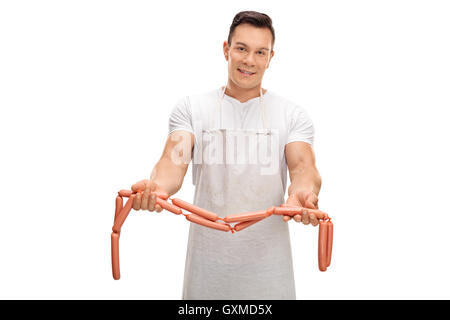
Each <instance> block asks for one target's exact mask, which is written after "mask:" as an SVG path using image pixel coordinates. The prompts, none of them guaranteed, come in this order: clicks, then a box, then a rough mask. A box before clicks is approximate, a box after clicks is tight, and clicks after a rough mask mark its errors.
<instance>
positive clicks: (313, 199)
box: [305, 192, 319, 209]
mask: <svg viewBox="0 0 450 320" xmlns="http://www.w3.org/2000/svg"><path fill="white" fill-rule="evenodd" d="M318 202H319V198H318V197H317V195H316V194H314V193H312V192H311V193H310V194H309V195H308V196H307V197H306V200H305V207H306V208H311V209H318V206H317V205H318Z"/></svg>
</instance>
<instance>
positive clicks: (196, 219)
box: [186, 213, 231, 232]
mask: <svg viewBox="0 0 450 320" xmlns="http://www.w3.org/2000/svg"><path fill="white" fill-rule="evenodd" d="M186 219H187V220H189V221H190V222H194V223H197V224H200V225H202V226H205V227H208V228H213V229H217V230H221V231H225V232H228V231H230V230H231V227H230V226H229V225H227V224H224V223H220V222H213V221H211V220H208V219H205V218H203V217H201V216H199V215H197V214H195V213H192V214H189V215H187V216H186Z"/></svg>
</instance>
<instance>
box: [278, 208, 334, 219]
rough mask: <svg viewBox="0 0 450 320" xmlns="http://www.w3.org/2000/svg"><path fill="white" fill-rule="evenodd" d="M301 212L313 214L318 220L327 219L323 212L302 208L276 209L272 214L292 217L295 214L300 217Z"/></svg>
mask: <svg viewBox="0 0 450 320" xmlns="http://www.w3.org/2000/svg"><path fill="white" fill-rule="evenodd" d="M303 211H306V212H307V213H308V214H310V213H312V214H314V215H315V216H316V217H317V218H318V219H325V218H327V217H328V216H327V214H326V213H325V212H323V211H320V210H317V209H309V208H302V207H276V208H275V212H274V214H277V215H286V216H291V217H292V216H295V215H297V214H299V215H301V214H302V213H303Z"/></svg>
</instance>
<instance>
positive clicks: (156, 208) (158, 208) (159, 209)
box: [155, 204, 162, 212]
mask: <svg viewBox="0 0 450 320" xmlns="http://www.w3.org/2000/svg"><path fill="white" fill-rule="evenodd" d="M155 211H156V212H161V211H162V208H161V206H160V205H159V204H157V205H155Z"/></svg>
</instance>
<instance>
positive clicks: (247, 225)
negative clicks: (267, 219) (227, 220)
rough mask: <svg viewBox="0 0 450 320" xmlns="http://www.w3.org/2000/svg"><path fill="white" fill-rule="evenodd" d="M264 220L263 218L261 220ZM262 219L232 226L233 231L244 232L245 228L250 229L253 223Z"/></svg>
mask: <svg viewBox="0 0 450 320" xmlns="http://www.w3.org/2000/svg"><path fill="white" fill-rule="evenodd" d="M263 219H264V218H263ZM263 219H258V220H251V221H243V222H240V223H237V224H235V226H234V230H235V231H241V230H244V229H245V228H248V227H250V226H251V225H254V224H255V223H257V222H259V221H261V220H263Z"/></svg>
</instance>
